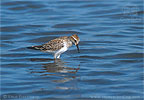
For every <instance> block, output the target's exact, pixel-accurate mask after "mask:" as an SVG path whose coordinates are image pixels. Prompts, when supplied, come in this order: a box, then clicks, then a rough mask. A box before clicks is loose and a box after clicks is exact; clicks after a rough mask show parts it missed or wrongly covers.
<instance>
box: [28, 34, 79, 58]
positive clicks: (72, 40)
mask: <svg viewBox="0 0 144 100" xmlns="http://www.w3.org/2000/svg"><path fill="white" fill-rule="evenodd" d="M79 41H80V39H79V37H78V36H77V35H76V34H74V35H72V36H63V37H59V38H56V39H53V40H51V41H49V42H48V43H46V44H43V45H39V46H32V47H28V48H30V49H35V50H41V51H43V52H51V53H54V58H55V59H56V58H59V57H60V55H61V53H63V52H65V51H67V49H68V48H69V47H71V46H72V44H75V45H76V46H77V49H78V52H79V47H78V43H79Z"/></svg>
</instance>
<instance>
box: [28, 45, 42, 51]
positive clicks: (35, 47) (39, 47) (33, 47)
mask: <svg viewBox="0 0 144 100" xmlns="http://www.w3.org/2000/svg"><path fill="white" fill-rule="evenodd" d="M27 48H28V49H33V50H42V46H41V45H38V46H32V47H27Z"/></svg>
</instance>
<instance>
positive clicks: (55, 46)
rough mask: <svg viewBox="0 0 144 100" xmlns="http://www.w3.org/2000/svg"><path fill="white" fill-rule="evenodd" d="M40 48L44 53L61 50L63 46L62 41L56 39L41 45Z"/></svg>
mask: <svg viewBox="0 0 144 100" xmlns="http://www.w3.org/2000/svg"><path fill="white" fill-rule="evenodd" d="M42 47H43V49H42V50H44V51H46V50H51V51H57V50H59V49H61V48H62V47H64V44H63V40H62V39H58V38H57V39H54V40H51V41H49V42H48V43H46V44H43V45H42Z"/></svg>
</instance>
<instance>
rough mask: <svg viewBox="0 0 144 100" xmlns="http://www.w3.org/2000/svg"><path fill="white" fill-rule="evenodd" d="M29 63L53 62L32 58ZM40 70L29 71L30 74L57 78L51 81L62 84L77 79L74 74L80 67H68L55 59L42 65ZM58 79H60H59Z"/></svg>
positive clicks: (65, 63) (66, 63)
mask: <svg viewBox="0 0 144 100" xmlns="http://www.w3.org/2000/svg"><path fill="white" fill-rule="evenodd" d="M31 61H35V62H40V61H42V62H43V61H53V60H52V59H44V58H42V59H41V58H38V59H37V58H32V59H31ZM41 65H42V67H41V66H40V68H41V69H35V68H34V69H31V73H39V74H40V76H49V77H52V76H57V77H56V79H52V81H53V82H56V83H64V82H68V81H70V80H73V79H74V78H76V77H77V75H76V73H77V72H78V70H79V69H80V65H78V66H77V67H76V68H75V67H68V62H63V61H62V60H60V59H56V60H54V61H53V63H42V64H41ZM59 78H60V79H59Z"/></svg>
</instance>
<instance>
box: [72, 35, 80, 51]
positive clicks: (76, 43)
mask: <svg viewBox="0 0 144 100" xmlns="http://www.w3.org/2000/svg"><path fill="white" fill-rule="evenodd" d="M70 40H71V41H72V43H73V44H74V45H76V47H77V50H78V52H79V46H78V44H79V41H80V39H79V37H78V36H77V35H76V34H73V35H72V36H70Z"/></svg>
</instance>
